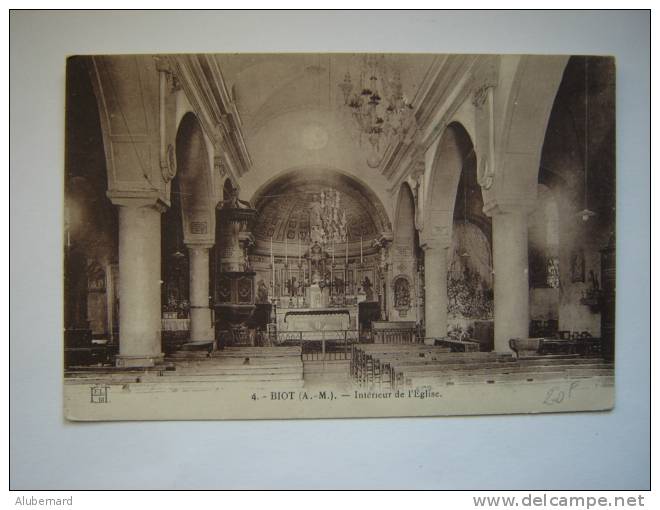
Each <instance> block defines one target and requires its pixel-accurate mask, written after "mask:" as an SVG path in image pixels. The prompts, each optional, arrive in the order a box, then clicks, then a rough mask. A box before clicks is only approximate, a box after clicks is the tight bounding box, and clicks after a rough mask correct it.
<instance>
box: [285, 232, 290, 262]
mask: <svg viewBox="0 0 660 510" xmlns="http://www.w3.org/2000/svg"><path fill="white" fill-rule="evenodd" d="M287 262H289V236H288V235H286V234H285V235H284V263H285V264H286V263H287Z"/></svg>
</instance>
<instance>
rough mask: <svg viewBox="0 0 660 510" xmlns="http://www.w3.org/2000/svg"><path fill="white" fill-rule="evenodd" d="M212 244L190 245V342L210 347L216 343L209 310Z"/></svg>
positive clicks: (190, 343)
mask: <svg viewBox="0 0 660 510" xmlns="http://www.w3.org/2000/svg"><path fill="white" fill-rule="evenodd" d="M211 246H212V245H211V244H197V243H196V244H192V243H188V245H187V247H188V253H189V255H190V342H189V343H188V345H208V344H210V343H213V341H214V337H215V334H214V331H213V324H212V320H211V309H210V308H209V249H210V248H211Z"/></svg>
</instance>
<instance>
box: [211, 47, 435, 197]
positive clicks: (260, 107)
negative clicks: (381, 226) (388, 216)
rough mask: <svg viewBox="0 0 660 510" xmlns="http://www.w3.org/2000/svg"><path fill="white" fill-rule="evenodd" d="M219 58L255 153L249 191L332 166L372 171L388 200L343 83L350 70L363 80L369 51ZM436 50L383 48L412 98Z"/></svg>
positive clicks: (246, 183)
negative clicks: (410, 51) (415, 51)
mask: <svg viewBox="0 0 660 510" xmlns="http://www.w3.org/2000/svg"><path fill="white" fill-rule="evenodd" d="M215 58H216V61H217V64H218V67H219V68H220V69H221V70H222V75H223V79H224V80H225V83H226V85H227V88H228V89H229V90H230V91H231V94H232V98H233V100H234V102H235V104H236V107H237V109H238V112H239V114H240V116H241V122H242V129H243V134H244V137H245V141H246V145H247V148H248V150H249V152H250V155H251V158H252V161H253V165H252V168H251V170H250V172H249V173H248V174H246V175H245V176H244V178H243V179H242V181H241V189H242V193H243V194H244V195H245V196H246V198H254V193H256V191H257V189H258V188H259V186H260V185H261V184H262V183H263V182H264V181H266V180H269V179H271V178H273V177H275V176H277V175H279V174H280V173H283V172H287V171H290V170H292V169H298V170H300V169H303V170H304V169H305V168H317V169H318V168H329V169H333V170H337V171H340V172H345V173H348V174H352V175H354V176H356V177H358V178H361V179H368V180H369V186H370V187H372V188H373V191H374V192H375V193H376V195H377V196H378V197H380V199H381V200H383V201H384V198H385V197H386V196H387V194H388V183H387V181H386V179H385V178H383V177H382V176H381V175H380V173H379V172H378V171H377V170H374V169H372V168H369V167H368V166H367V163H366V161H367V157H368V155H369V149H370V145H369V143H368V141H367V139H366V136H363V137H360V136H359V131H358V130H357V127H356V124H355V122H354V120H353V119H352V118H351V114H350V111H349V109H348V108H347V107H345V106H344V97H343V94H342V92H341V90H340V88H339V84H340V83H341V82H342V81H343V79H344V76H345V75H346V73H347V72H350V75H351V78H352V83H353V86H354V90H357V89H358V88H359V87H360V75H361V71H364V69H365V68H364V61H363V59H364V56H362V55H356V54H271V55H250V54H242V55H231V54H226V55H216V56H215ZM434 58H435V57H434V56H433V55H385V56H384V57H383V62H384V65H386V66H387V68H388V69H390V70H392V72H394V70H397V71H398V72H399V73H400V74H401V80H402V85H403V90H404V93H405V95H406V97H407V98H408V99H409V100H412V99H413V98H414V96H415V93H416V92H417V90H418V88H419V86H420V84H421V83H422V81H423V79H424V77H425V75H426V73H427V71H428V69H429V67H430V65H431V63H432V61H433V59H434ZM367 82H368V76H367V77H365V78H364V83H365V84H366V83H367ZM381 149H384V147H381Z"/></svg>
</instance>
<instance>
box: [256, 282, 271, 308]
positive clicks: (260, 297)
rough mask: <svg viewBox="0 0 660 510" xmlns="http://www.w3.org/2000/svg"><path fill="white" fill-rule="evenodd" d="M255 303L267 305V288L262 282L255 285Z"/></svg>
mask: <svg viewBox="0 0 660 510" xmlns="http://www.w3.org/2000/svg"><path fill="white" fill-rule="evenodd" d="M257 303H268V287H266V284H265V283H264V281H263V280H259V284H258V285H257Z"/></svg>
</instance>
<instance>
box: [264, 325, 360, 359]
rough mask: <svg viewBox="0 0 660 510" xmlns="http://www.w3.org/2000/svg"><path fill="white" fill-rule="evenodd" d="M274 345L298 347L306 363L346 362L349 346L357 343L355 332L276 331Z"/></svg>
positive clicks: (341, 330) (348, 356)
mask: <svg viewBox="0 0 660 510" xmlns="http://www.w3.org/2000/svg"><path fill="white" fill-rule="evenodd" d="M274 336H275V339H274V345H287V346H293V345H296V346H300V348H301V350H302V358H303V360H306V361H312V360H319V361H327V360H348V359H350V357H351V346H352V345H353V344H356V343H358V342H359V333H358V332H357V331H355V330H343V329H336V330H321V331H316V330H315V331H278V332H277V333H274Z"/></svg>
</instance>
